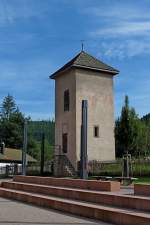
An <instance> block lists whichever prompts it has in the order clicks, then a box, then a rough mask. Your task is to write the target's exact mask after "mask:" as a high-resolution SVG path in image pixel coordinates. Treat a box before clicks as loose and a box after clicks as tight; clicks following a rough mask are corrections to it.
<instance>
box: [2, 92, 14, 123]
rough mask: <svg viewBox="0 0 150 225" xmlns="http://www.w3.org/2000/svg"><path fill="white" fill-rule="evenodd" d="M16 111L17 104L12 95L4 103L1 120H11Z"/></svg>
mask: <svg viewBox="0 0 150 225" xmlns="http://www.w3.org/2000/svg"><path fill="white" fill-rule="evenodd" d="M15 111H16V104H15V101H14V99H13V97H12V96H11V95H9V94H8V95H7V96H6V97H5V98H4V100H3V103H2V107H1V118H3V119H7V120H9V118H10V116H11V114H13V113H14V112H15Z"/></svg>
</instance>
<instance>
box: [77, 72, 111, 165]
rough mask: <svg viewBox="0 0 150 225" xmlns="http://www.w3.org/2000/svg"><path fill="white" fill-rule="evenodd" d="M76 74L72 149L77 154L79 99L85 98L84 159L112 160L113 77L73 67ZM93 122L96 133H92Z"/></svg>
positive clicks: (78, 144)
mask: <svg viewBox="0 0 150 225" xmlns="http://www.w3.org/2000/svg"><path fill="white" fill-rule="evenodd" d="M75 75H76V151H77V159H78V160H79V157H80V125H81V101H82V100H84V99H85V100H88V159H89V160H102V161H107V160H114V159H115V142H114V102H113V77H112V76H111V75H109V74H106V73H102V72H95V71H92V70H83V69H82V70H81V69H76V70H75ZM94 125H96V126H99V133H100V136H99V137H98V138H96V137H94Z"/></svg>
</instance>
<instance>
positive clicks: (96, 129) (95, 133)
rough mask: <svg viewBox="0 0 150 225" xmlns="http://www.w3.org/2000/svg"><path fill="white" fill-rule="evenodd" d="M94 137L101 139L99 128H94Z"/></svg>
mask: <svg viewBox="0 0 150 225" xmlns="http://www.w3.org/2000/svg"><path fill="white" fill-rule="evenodd" d="M94 137H99V126H94Z"/></svg>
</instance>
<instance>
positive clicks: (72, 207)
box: [0, 187, 150, 225]
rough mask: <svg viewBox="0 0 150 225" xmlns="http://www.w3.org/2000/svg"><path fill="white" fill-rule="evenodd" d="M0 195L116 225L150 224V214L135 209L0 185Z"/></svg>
mask: <svg viewBox="0 0 150 225" xmlns="http://www.w3.org/2000/svg"><path fill="white" fill-rule="evenodd" d="M0 196H1V197H5V198H10V199H15V200H19V201H23V202H28V203H32V204H35V205H38V206H44V207H48V208H51V209H57V210H61V211H64V212H69V213H72V214H75V215H80V216H85V217H88V218H93V219H99V220H101V221H104V222H110V223H114V224H116V225H135V224H136V225H149V224H150V214H149V213H144V212H140V211H137V210H131V209H130V210H129V209H120V208H117V207H111V206H104V205H99V204H94V203H86V202H81V201H78V200H70V199H65V198H59V197H54V196H44V195H41V194H34V193H30V192H24V191H18V190H11V189H7V188H2V187H0Z"/></svg>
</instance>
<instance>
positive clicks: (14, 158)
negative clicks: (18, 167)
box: [0, 148, 36, 163]
mask: <svg viewBox="0 0 150 225" xmlns="http://www.w3.org/2000/svg"><path fill="white" fill-rule="evenodd" d="M26 158H27V162H36V159H34V158H33V157H32V156H30V155H28V154H26ZM0 161H1V162H18V163H19V162H21V161H22V151H21V150H20V149H13V148H5V150H4V154H1V153H0Z"/></svg>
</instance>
